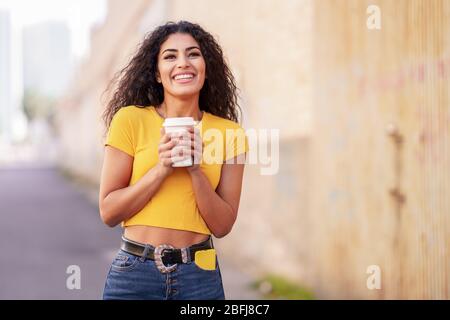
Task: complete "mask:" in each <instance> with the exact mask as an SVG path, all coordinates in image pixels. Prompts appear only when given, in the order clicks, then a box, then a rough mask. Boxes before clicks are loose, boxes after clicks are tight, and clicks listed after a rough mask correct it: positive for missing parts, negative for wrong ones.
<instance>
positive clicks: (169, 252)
mask: <svg viewBox="0 0 450 320" xmlns="http://www.w3.org/2000/svg"><path fill="white" fill-rule="evenodd" d="M213 248H214V245H213V242H212V238H211V236H209V237H208V239H207V240H205V241H203V242H200V243H197V244H194V245H192V246H190V247H187V248H181V249H176V248H174V247H173V246H171V245H169V244H161V245H159V246H157V247H156V248H155V247H154V246H152V245H145V244H143V243H139V242H135V241H132V240H130V239H127V238H125V237H124V236H122V244H121V246H120V249H122V250H123V251H125V252H128V253H130V254H133V255H135V256H139V257H145V258H146V259H150V260H153V261H155V264H156V267H157V268H158V270H159V271H160V272H161V273H169V272H172V271H174V270H175V269H176V268H177V264H178V263H188V262H192V261H194V258H195V252H197V251H201V250H208V249H213Z"/></svg>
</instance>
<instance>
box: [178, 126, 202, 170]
mask: <svg viewBox="0 0 450 320" xmlns="http://www.w3.org/2000/svg"><path fill="white" fill-rule="evenodd" d="M177 138H178V139H179V140H178V141H177V147H178V146H180V147H183V149H182V152H180V153H179V154H178V155H179V156H182V157H186V158H187V157H192V159H193V165H192V166H190V167H186V169H187V171H188V172H189V173H190V174H192V173H194V172H197V171H198V170H199V169H200V164H201V162H202V155H203V141H202V137H201V136H200V129H198V128H195V127H189V129H188V132H187V134H183V135H181V136H178V137H177ZM177 149H178V148H177Z"/></svg>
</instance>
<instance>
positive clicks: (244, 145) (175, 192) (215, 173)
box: [104, 106, 249, 234]
mask: <svg viewBox="0 0 450 320" xmlns="http://www.w3.org/2000/svg"><path fill="white" fill-rule="evenodd" d="M163 122H164V119H163V118H162V117H161V116H160V115H159V114H158V112H157V111H156V110H155V108H154V107H153V106H149V107H145V108H141V107H136V106H127V107H123V108H121V109H119V111H118V112H117V113H116V114H115V115H114V117H113V119H112V121H111V125H110V128H109V131H108V135H107V138H106V141H105V143H104V144H105V146H106V145H109V146H112V147H114V148H117V149H119V150H121V151H123V152H125V153H127V154H129V155H130V156H132V157H134V162H133V172H132V175H131V179H130V183H129V185H133V184H135V183H136V182H137V181H138V180H139V179H140V178H141V177H142V176H144V175H145V173H146V172H147V171H148V170H150V169H151V168H152V167H154V166H155V165H156V164H157V163H158V145H159V141H160V139H161V133H160V130H161V127H162V124H163ZM198 127H199V129H200V133H201V136H202V140H203V142H204V149H203V161H202V163H201V164H200V169H201V170H202V171H203V172H204V173H205V175H206V176H207V178H208V180H209V182H210V183H211V185H212V187H213V188H214V189H216V188H217V186H218V184H219V181H220V173H221V169H222V163H223V162H225V161H226V160H228V159H231V158H234V157H236V156H238V155H240V154H242V153H245V152H247V151H248V148H249V147H248V141H247V137H246V135H245V132H244V129H243V128H242V127H240V126H239V124H237V123H236V122H233V121H231V120H227V119H224V118H221V117H218V116H215V115H213V114H211V113H208V112H204V113H203V117H202V120H201V121H200V122H199V123H198ZM205 154H207V155H208V159H207V160H208V161H205V159H206V158H205ZM132 225H144V226H155V227H162V228H170V229H178V230H187V231H193V232H198V233H202V234H211V231H210V230H209V229H208V226H207V225H206V223H205V221H204V220H203V218H202V216H201V215H200V212H199V210H198V207H197V203H196V201H195V195H194V190H193V188H192V183H191V178H190V176H189V173H188V172H187V170H186V168H174V171H173V173H172V174H171V175H170V176H168V177H167V178H166V179H165V180H164V182H163V183H162V184H161V186H160V188H159V190H158V191H157V193H155V195H154V196H153V197H152V199H151V200H150V201H149V202H148V203H147V205H146V206H145V207H144V208H143V209H142V210H141V211H139V212H138V213H136V214H135V215H134V216H133V217H131V218H130V219H128V220H126V221H123V222H122V226H123V227H126V226H132Z"/></svg>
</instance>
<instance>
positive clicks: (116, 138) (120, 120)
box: [105, 108, 135, 157]
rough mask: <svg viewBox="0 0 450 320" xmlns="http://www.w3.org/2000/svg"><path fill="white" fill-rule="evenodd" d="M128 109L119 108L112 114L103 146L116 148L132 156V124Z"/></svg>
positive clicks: (133, 152) (133, 148)
mask: <svg viewBox="0 0 450 320" xmlns="http://www.w3.org/2000/svg"><path fill="white" fill-rule="evenodd" d="M127 111H128V110H124V108H122V109H119V111H117V112H116V114H115V115H114V117H113V119H112V121H111V125H110V127H109V130H108V135H107V137H106V141H105V146H107V145H109V146H111V147H114V148H117V149H119V150H121V151H123V152H125V153H127V154H129V155H130V156H132V157H134V154H135V147H134V141H133V126H132V123H131V119H130V117H129V113H128V112H127Z"/></svg>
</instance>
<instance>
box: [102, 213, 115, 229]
mask: <svg viewBox="0 0 450 320" xmlns="http://www.w3.org/2000/svg"><path fill="white" fill-rule="evenodd" d="M100 218H101V219H102V222H103V223H104V224H106V225H107V226H108V227H110V228H114V227H115V226H117V222H115V221H113V220H112V219H111V218H110V217H109V216H108V215H106V214H103V213H102V212H100Z"/></svg>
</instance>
